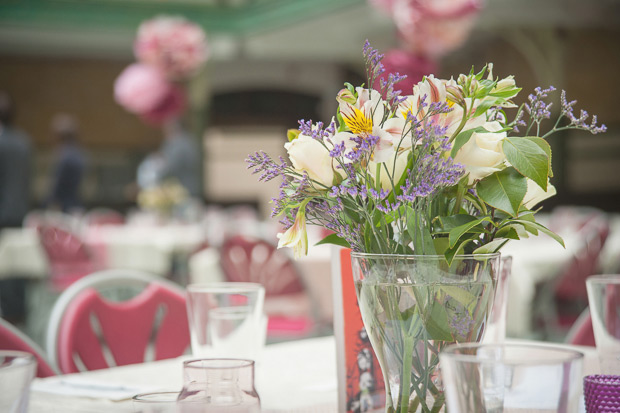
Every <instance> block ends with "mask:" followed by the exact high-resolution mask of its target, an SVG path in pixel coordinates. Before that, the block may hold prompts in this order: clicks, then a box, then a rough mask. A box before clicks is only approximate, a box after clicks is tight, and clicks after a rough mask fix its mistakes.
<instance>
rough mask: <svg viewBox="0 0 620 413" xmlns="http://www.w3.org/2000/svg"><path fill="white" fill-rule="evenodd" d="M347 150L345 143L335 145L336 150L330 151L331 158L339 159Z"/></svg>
mask: <svg viewBox="0 0 620 413" xmlns="http://www.w3.org/2000/svg"><path fill="white" fill-rule="evenodd" d="M345 149H346V148H345V145H344V142H340V143H337V144H335V145H334V148H333V149H332V150H331V151H329V156H331V157H332V158H339V157H341V156H342V155H343V154H344V151H345Z"/></svg>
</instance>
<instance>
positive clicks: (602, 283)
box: [586, 274, 620, 374]
mask: <svg viewBox="0 0 620 413" xmlns="http://www.w3.org/2000/svg"><path fill="white" fill-rule="evenodd" d="M586 288H587V290H588V302H589V304H590V315H591V317H592V328H593V330H594V340H595V342H596V350H597V352H598V356H599V361H600V366H601V373H603V374H620V274H616V275H595V276H592V277H589V278H588V279H587V280H586Z"/></svg>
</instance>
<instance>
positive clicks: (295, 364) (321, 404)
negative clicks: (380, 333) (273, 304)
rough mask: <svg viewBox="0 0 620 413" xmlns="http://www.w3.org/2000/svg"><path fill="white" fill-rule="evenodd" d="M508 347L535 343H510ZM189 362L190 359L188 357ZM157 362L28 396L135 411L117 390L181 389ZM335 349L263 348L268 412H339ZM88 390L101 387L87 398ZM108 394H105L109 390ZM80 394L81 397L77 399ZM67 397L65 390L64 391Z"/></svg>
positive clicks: (35, 407) (589, 369) (589, 357)
mask: <svg viewBox="0 0 620 413" xmlns="http://www.w3.org/2000/svg"><path fill="white" fill-rule="evenodd" d="M508 342H510V343H525V344H532V343H536V344H539V345H541V344H542V345H557V344H546V343H541V342H532V341H525V340H509V341H508ZM565 347H567V348H571V349H574V350H578V351H581V352H583V353H584V355H585V359H584V368H583V375H584V376H585V375H589V374H595V373H598V372H599V364H598V358H597V356H596V351H595V349H594V348H592V347H577V346H565ZM184 358H187V357H184ZM184 358H177V359H170V360H163V361H157V362H152V363H144V364H136V365H130V366H123V367H115V368H110V369H105V370H96V371H90V372H85V373H79V374H70V375H65V376H58V377H49V378H45V379H35V381H34V383H33V388H32V390H31V396H30V409H29V412H30V413H61V412H62V413H74V412H75V413H77V412H80V413H90V412H92V413H98V412H110V411H114V412H121V413H122V412H132V411H133V410H132V404H131V401H130V400H128V399H124V400H120V401H113V400H111V399H112V398H117V397H116V396H117V394H116V393H115V392H118V391H119V388H120V389H125V388H136V387H139V388H142V389H146V390H180V388H181V385H182V360H183V359H184ZM336 377H337V376H336V349H335V340H334V337H322V338H314V339H308V340H300V341H292V342H286V343H279V344H272V345H269V346H267V347H266V348H265V350H264V352H263V356H262V359H261V361H260V362H259V364H258V365H257V367H256V387H257V390H258V392H259V395H260V397H261V403H262V411H263V412H264V413H277V412H288V413H295V412H297V413H306V412H307V413H310V412H317V413H320V412H324V413H327V412H334V413H335V412H337V411H338V407H337V406H338V388H337V381H336V380H337V379H336ZM60 381H64V382H65V383H67V382H68V383H69V385H66V386H71V383H73V385H74V386H76V391H75V393H74V394H73V395H67V394H57V393H56V394H54V393H49V392H48V391H50V389H51V390H53V387H57V386H58V382H60ZM86 386H94V387H98V388H97V389H94V390H93V391H92V392H91V396H92V397H86V396H85V395H84V392H85V389H84V387H86ZM107 386H109V387H108V389H109V395H107V396H106V387H107ZM78 392H80V393H81V394H82V396H78V395H77V393H78ZM63 393H66V392H63Z"/></svg>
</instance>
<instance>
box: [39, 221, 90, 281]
mask: <svg viewBox="0 0 620 413" xmlns="http://www.w3.org/2000/svg"><path fill="white" fill-rule="evenodd" d="M37 231H38V233H39V240H40V242H41V246H42V247H43V250H44V251H45V255H46V256H47V260H48V262H49V266H50V272H51V274H50V281H51V284H52V288H53V289H54V290H55V291H63V290H65V289H66V288H67V287H68V286H69V285H71V284H72V283H74V282H75V281H77V280H79V279H80V278H82V277H84V276H85V275H87V274H90V273H93V272H95V271H97V270H98V269H100V265H99V264H98V263H97V262H96V260H95V258H94V255H93V254H92V252H91V251H90V250H89V249H88V247H87V246H86V245H85V244H84V242H83V241H82V240H81V239H80V238H79V237H78V236H77V235H76V234H74V233H73V232H71V231H69V230H67V229H65V228H62V227H60V226H56V225H51V224H41V225H38V226H37Z"/></svg>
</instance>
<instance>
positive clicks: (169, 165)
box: [161, 119, 202, 197]
mask: <svg viewBox="0 0 620 413" xmlns="http://www.w3.org/2000/svg"><path fill="white" fill-rule="evenodd" d="M199 151H200V147H199V146H198V144H197V143H196V140H195V139H194V137H193V136H192V135H190V134H189V133H188V132H187V130H186V129H185V128H184V127H183V125H182V124H181V122H180V120H178V119H174V120H172V121H169V122H167V123H166V124H165V125H164V142H163V144H162V146H161V156H162V159H163V168H162V174H161V179H163V180H166V179H167V178H174V179H176V180H177V181H179V183H180V184H181V185H183V186H184V187H185V189H187V192H189V194H190V195H191V196H192V197H200V195H201V190H200V181H201V174H202V168H201V163H200V159H201V156H200V152H199Z"/></svg>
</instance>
